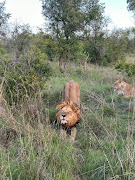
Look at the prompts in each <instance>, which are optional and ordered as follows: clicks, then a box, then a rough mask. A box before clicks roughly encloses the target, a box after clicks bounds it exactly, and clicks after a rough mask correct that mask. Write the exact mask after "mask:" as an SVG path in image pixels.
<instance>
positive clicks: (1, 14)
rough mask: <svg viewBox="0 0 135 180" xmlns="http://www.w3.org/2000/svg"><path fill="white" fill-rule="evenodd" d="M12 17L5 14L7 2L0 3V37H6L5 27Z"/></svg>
mask: <svg viewBox="0 0 135 180" xmlns="http://www.w3.org/2000/svg"><path fill="white" fill-rule="evenodd" d="M9 17H10V14H9V13H6V12H5V1H4V2H1V3H0V35H1V36H2V35H5V25H6V23H7V20H8V18H9Z"/></svg>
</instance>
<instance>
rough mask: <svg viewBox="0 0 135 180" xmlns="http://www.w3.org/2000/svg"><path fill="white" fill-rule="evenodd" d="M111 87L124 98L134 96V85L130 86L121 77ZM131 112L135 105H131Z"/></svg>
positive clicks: (134, 110) (134, 109)
mask: <svg viewBox="0 0 135 180" xmlns="http://www.w3.org/2000/svg"><path fill="white" fill-rule="evenodd" d="M112 88H113V89H114V91H116V90H118V95H122V96H124V97H126V98H133V99H134V98H135V87H133V86H131V85H130V84H128V83H126V82H125V81H122V80H121V79H119V80H117V81H116V82H115V83H114V85H113V87H112ZM133 103H134V101H133ZM133 112H134V113H135V105H134V107H133Z"/></svg>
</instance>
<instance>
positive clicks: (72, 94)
mask: <svg viewBox="0 0 135 180" xmlns="http://www.w3.org/2000/svg"><path fill="white" fill-rule="evenodd" d="M62 101H65V102H70V101H72V102H73V103H74V104H76V105H77V106H78V107H80V86H79V85H78V83H77V82H74V81H73V80H71V81H69V82H67V83H66V85H65V87H64V90H63V93H62Z"/></svg>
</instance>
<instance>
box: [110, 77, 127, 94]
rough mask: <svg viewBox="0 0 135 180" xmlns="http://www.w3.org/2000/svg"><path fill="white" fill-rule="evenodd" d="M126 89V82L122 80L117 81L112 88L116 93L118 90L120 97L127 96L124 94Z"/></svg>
mask: <svg viewBox="0 0 135 180" xmlns="http://www.w3.org/2000/svg"><path fill="white" fill-rule="evenodd" d="M124 87H125V85H124V81H122V80H117V81H116V82H115V83H114V85H113V86H112V88H113V90H114V91H116V90H118V95H122V96H124V95H125V93H124Z"/></svg>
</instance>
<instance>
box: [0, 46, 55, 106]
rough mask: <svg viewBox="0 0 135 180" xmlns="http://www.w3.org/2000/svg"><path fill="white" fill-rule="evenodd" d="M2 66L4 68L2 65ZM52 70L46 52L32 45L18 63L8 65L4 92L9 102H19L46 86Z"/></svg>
mask: <svg viewBox="0 0 135 180" xmlns="http://www.w3.org/2000/svg"><path fill="white" fill-rule="evenodd" d="M0 68H4V67H3V66H0ZM51 73H52V70H51V67H50V64H49V62H48V60H47V57H46V55H45V54H44V53H41V51H40V50H39V49H38V48H36V46H31V48H30V49H29V51H28V52H27V53H26V54H25V55H23V56H21V57H20V61H19V62H18V63H16V64H13V63H12V62H10V63H8V64H7V65H6V71H5V75H4V76H5V82H4V86H3V92H4V96H5V99H6V100H7V102H8V103H9V104H12V103H13V102H15V103H16V102H18V101H20V100H21V99H25V98H26V97H28V96H29V97H33V95H34V94H35V93H36V92H38V90H41V89H43V88H44V85H45V81H46V80H47V79H48V78H49V76H50V75H51Z"/></svg>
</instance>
